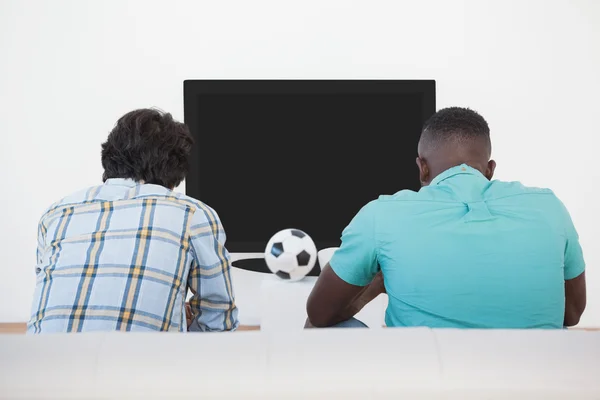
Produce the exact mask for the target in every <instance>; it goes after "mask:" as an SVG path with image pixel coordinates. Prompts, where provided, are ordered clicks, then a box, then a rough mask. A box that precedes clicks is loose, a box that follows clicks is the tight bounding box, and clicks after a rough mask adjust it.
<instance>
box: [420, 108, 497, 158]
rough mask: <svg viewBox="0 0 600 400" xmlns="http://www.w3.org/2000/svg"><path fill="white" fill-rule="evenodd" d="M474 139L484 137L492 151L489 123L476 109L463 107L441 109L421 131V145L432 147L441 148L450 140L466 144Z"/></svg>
mask: <svg viewBox="0 0 600 400" xmlns="http://www.w3.org/2000/svg"><path fill="white" fill-rule="evenodd" d="M474 139H482V140H483V141H484V143H485V144H486V147H487V148H488V150H490V151H491V141H490V127H489V126H488V123H487V122H486V120H485V119H484V118H483V117H482V116H481V115H480V114H479V113H477V112H476V111H473V110H471V109H469V108H462V107H448V108H443V109H441V110H439V111H438V112H436V113H435V114H433V115H432V116H431V117H430V118H429V119H428V120H427V122H425V125H424V126H423V132H422V133H421V145H422V146H428V147H430V148H439V147H441V146H445V145H446V144H448V143H449V142H454V143H457V144H466V143H468V142H472V141H473V140H474ZM480 143H481V142H480Z"/></svg>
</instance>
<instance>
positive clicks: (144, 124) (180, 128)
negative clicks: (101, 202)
mask: <svg viewBox="0 0 600 400" xmlns="http://www.w3.org/2000/svg"><path fill="white" fill-rule="evenodd" d="M193 143H194V141H193V138H192V135H191V134H190V131H189V129H188V128H187V126H186V125H185V124H182V123H181V122H177V121H175V120H174V119H173V117H172V116H171V114H168V113H164V112H162V111H159V110H155V109H147V108H145V109H139V110H134V111H131V112H129V113H127V114H125V115H124V116H122V117H121V118H119V120H118V121H117V124H116V125H115V127H114V128H113V130H112V131H111V132H110V134H109V135H108V139H107V140H106V142H105V143H103V144H102V167H104V174H103V176H102V179H103V181H106V180H107V179H111V178H126V179H133V180H135V181H136V182H140V181H142V182H144V183H151V184H156V185H161V186H164V187H166V188H169V189H173V188H174V187H176V186H178V185H179V184H180V183H181V181H183V180H184V179H185V176H186V175H187V173H188V170H189V156H190V152H191V150H192V145H193Z"/></svg>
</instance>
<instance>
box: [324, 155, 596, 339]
mask: <svg viewBox="0 0 600 400" xmlns="http://www.w3.org/2000/svg"><path fill="white" fill-rule="evenodd" d="M330 265H331V268H332V269H333V270H334V271H335V273H336V274H337V275H338V276H339V277H340V278H341V279H343V280H344V281H346V282H347V283H349V284H352V285H357V286H365V285H367V284H368V283H369V282H371V280H372V279H373V277H374V276H375V275H376V274H377V272H378V271H380V270H381V271H382V273H383V277H384V282H385V288H386V291H387V294H388V296H389V305H388V308H387V311H386V318H385V320H386V324H387V326H394V327H401V326H427V327H432V328H436V327H449V328H507V329H508V328H521V329H525V328H562V327H563V319H564V310H565V291H564V281H565V280H569V279H573V278H575V277H577V276H579V275H580V274H581V273H582V272H583V271H584V269H585V263H584V260H583V255H582V251H581V247H580V245H579V240H578V236H577V232H576V231H575V228H574V226H573V223H572V221H571V218H570V216H569V213H568V212H567V210H566V208H565V207H564V205H563V204H562V203H561V202H560V200H559V199H558V198H557V197H556V196H555V195H554V194H553V193H552V191H550V190H548V189H537V188H528V187H525V186H523V185H522V184H520V183H518V182H500V181H491V182H490V181H489V180H487V179H486V178H485V177H484V176H483V175H482V174H481V173H480V172H479V171H477V170H475V169H473V168H471V167H469V166H467V165H459V166H457V167H454V168H451V169H449V170H448V171H446V172H444V173H442V174H441V175H439V176H437V177H436V178H435V179H434V180H433V182H432V183H431V184H430V185H429V186H426V187H423V188H422V189H421V190H419V191H418V192H413V191H409V190H403V191H400V192H398V193H396V194H394V195H390V196H381V197H380V198H379V199H377V200H374V201H372V202H371V203H369V204H367V205H366V206H365V207H363V208H362V209H361V210H360V211H359V212H358V214H357V215H356V216H355V217H354V219H353V220H352V221H351V222H350V224H349V225H348V226H347V227H346V229H344V231H343V233H342V244H341V246H340V248H339V249H338V250H337V251H336V252H335V254H334V255H333V257H332V259H331V261H330Z"/></svg>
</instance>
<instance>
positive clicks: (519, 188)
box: [485, 180, 558, 202]
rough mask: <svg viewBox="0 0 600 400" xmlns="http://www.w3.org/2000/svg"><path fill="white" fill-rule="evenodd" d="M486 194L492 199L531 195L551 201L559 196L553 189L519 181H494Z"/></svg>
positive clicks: (556, 199)
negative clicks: (526, 184) (528, 184)
mask: <svg viewBox="0 0 600 400" xmlns="http://www.w3.org/2000/svg"><path fill="white" fill-rule="evenodd" d="M485 194H486V196H485V197H487V198H488V199H491V200H493V199H502V198H508V197H516V196H531V197H532V198H537V199H545V200H548V201H550V202H554V201H558V197H557V196H556V195H555V194H554V192H553V191H552V189H549V188H544V187H535V186H525V185H524V184H523V183H521V182H518V181H500V180H495V181H492V182H490V185H489V186H488V188H487V190H486V193H485Z"/></svg>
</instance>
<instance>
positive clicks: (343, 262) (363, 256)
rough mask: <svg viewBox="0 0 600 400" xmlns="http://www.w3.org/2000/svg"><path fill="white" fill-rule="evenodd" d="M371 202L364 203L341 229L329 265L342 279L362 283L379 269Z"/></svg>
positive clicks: (352, 282) (371, 277)
mask: <svg viewBox="0 0 600 400" xmlns="http://www.w3.org/2000/svg"><path fill="white" fill-rule="evenodd" d="M375 205H376V203H375V202H371V203H369V204H367V205H366V206H364V207H363V208H362V209H361V210H360V211H359V212H358V214H356V216H355V217H354V218H353V219H352V221H351V222H350V224H349V225H348V226H347V227H346V228H345V229H344V231H343V232H342V245H341V246H340V248H339V249H338V250H337V251H336V252H335V253H334V254H333V257H332V258H331V261H330V262H329V265H330V266H331V268H332V269H333V271H334V272H335V273H336V275H337V276H339V277H340V278H341V279H342V280H344V281H345V282H347V283H349V284H351V285H355V286H366V285H368V284H369V283H371V281H372V280H373V278H374V277H375V275H376V274H377V272H379V264H378V262H377V245H376V242H377V241H376V237H375V210H374V208H375Z"/></svg>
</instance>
